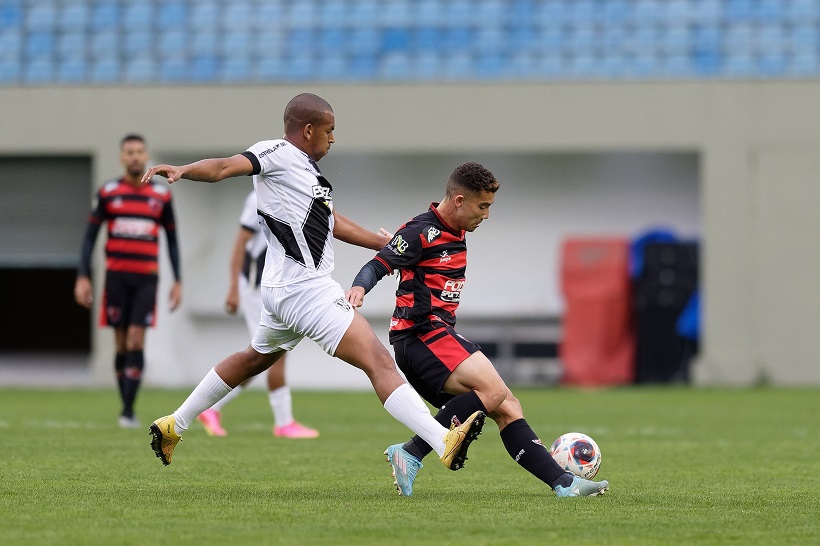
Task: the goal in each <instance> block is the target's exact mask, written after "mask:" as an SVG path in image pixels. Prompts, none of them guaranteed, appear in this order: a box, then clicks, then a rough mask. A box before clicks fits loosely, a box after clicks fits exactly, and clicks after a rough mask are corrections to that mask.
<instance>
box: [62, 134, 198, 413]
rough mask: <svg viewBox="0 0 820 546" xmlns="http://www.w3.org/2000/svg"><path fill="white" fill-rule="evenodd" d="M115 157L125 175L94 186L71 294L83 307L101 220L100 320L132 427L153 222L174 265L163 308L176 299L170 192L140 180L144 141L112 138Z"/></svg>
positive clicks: (150, 282)
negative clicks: (104, 234) (116, 143)
mask: <svg viewBox="0 0 820 546" xmlns="http://www.w3.org/2000/svg"><path fill="white" fill-rule="evenodd" d="M120 162H121V163H122V165H123V167H124V168H125V174H124V175H123V176H122V178H119V179H117V180H112V181H110V182H107V183H106V184H105V185H103V187H102V188H100V190H99V191H98V192H97V204H96V206H95V207H94V209H93V210H92V211H91V215H90V216H89V218H88V229H87V230H86V233H85V238H84V239H83V246H82V252H81V256H80V267H79V270H78V272H77V281H76V283H75V285H74V299H75V300H77V303H78V304H80V305H82V306H83V307H86V308H89V309H90V308H91V304H92V302H93V289H92V286H91V277H90V272H91V253H92V251H93V249H94V242H95V241H96V239H97V234H98V233H99V231H100V227H102V225H103V223H105V224H106V227H107V231H108V239H107V241H106V244H105V291H104V294H103V301H102V305H101V310H100V324H101V325H102V326H112V327H113V328H114V332H115V339H116V351H117V352H116V356H115V360H114V369H115V371H116V374H117V384H118V386H119V390H120V397H121V398H122V406H123V407H122V414H121V415H120V419H119V424H120V426H121V427H124V428H133V427H137V426H139V421H138V420H137V419H136V418H135V417H134V400H135V399H136V396H137V391H138V390H139V386H140V382H141V380H142V370H143V368H144V367H145V359H144V356H143V348H144V346H145V328H146V327H148V326H153V325H154V323H155V320H156V313H155V309H156V297H157V280H158V273H159V263H158V255H159V229H160V227H161V228H163V229H164V230H165V235H166V240H167V242H168V253H169V255H170V257H171V267H172V268H173V271H174V284H173V286H172V287H171V294H170V306H171V311H173V310H175V309H176V308H177V307H178V306H179V304H180V302H181V300H182V285H181V284H180V275H179V246H178V244H177V234H176V226H175V221H174V207H173V203H172V200H171V192H170V190H169V189H168V187H167V186H166V185H165V184H154V183H151V184H142V182H141V181H142V176H143V174H144V173H145V168H146V165H147V164H148V151H147V149H146V146H145V139H144V138H143V137H141V136H139V135H133V134H132V135H126V136H125V137H124V138H123V139H122V141H120Z"/></svg>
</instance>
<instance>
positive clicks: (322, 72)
mask: <svg viewBox="0 0 820 546" xmlns="http://www.w3.org/2000/svg"><path fill="white" fill-rule="evenodd" d="M317 77H318V79H319V80H320V81H326V82H337V81H344V80H347V79H349V75H348V69H347V58H346V57H345V56H344V55H341V54H339V53H336V54H329V55H323V56H322V58H321V59H320V60H319V67H318V69H317Z"/></svg>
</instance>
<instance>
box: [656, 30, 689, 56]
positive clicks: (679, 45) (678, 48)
mask: <svg viewBox="0 0 820 546" xmlns="http://www.w3.org/2000/svg"><path fill="white" fill-rule="evenodd" d="M689 28H690V27H689V25H686V24H680V25H675V26H671V27H667V28H666V31H665V32H663V33H662V34H661V36H660V44H661V47H662V48H663V50H664V51H665V52H666V53H685V52H687V51H689V49H690V48H691V47H692V34H691V32H690V30H689Z"/></svg>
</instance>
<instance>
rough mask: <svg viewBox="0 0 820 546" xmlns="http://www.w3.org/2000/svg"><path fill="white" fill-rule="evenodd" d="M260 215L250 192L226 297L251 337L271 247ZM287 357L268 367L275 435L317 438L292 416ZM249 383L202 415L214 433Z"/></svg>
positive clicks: (222, 431) (219, 431)
mask: <svg viewBox="0 0 820 546" xmlns="http://www.w3.org/2000/svg"><path fill="white" fill-rule="evenodd" d="M259 219H260V218H259V215H258V214H257V212H256V193H255V192H253V191H251V192H250V194H248V197H247V198H246V199H245V204H244V206H243V207H242V214H241V215H240V217H239V232H238V233H237V235H236V241H235V242H234V245H233V250H232V251H231V262H230V285H229V287H228V295H227V296H226V297H225V309H226V310H227V311H228V313H230V314H232V315H233V314H235V313H236V310H237V309H238V308H241V309H242V315H243V316H244V317H245V324H247V326H248V331H249V332H250V333H251V337H253V335H254V334H255V333H256V328H257V326H259V320H260V316H261V314H262V293H261V291H260V286H261V283H262V269H263V268H264V266H265V255H266V251H267V249H268V245H267V242H266V241H265V236H264V235H263V234H262V230H261V228H260V226H259ZM285 358H287V356H286V355H283V356H282V358H280V359H279V361H278V362H277V363H276V364H274V365H273V366H271V367H270V368H268V374H267V377H268V401H269V402H270V407H271V410H272V411H273V421H274V425H273V435H274V436H276V437H278V438H316V437H317V436H319V431H317V430H315V429H312V428H308V427H306V426H304V425H302V424H301V423H299V422H297V421H296V420H295V419H294V418H293V404H292V401H291V393H290V387H288V386H287V385H286V384H285ZM247 383H248V382H245V383H243V384H242V385H239V387H237V388H235V389H234V390H232V391H231V392H230V393H229V394H228V395H227V396H226V397H225V398H223V399H222V400H220V401H219V402H217V403H216V404H214V405H213V406H212V407H211V408H210V409H207V410H205V411H203V412H202V413H200V414H199V417H198V419H199V421H200V422H201V423H202V425H203V426H204V427H205V431H206V432H207V433H208V434H210V435H211V436H225V435H227V431H226V430H225V429H224V428H223V427H222V422H221V421H222V415H221V413H222V408H223V407H225V404H227V403H228V402H230V401H231V400H233V399H234V398H235V397H236V396H238V395H239V393H240V392H242V391H243V390H244V387H245V386H246V385H247Z"/></svg>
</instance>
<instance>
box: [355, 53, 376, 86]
mask: <svg viewBox="0 0 820 546" xmlns="http://www.w3.org/2000/svg"><path fill="white" fill-rule="evenodd" d="M377 74H378V62H377V60H376V56H375V55H367V54H359V55H355V56H353V57H352V58H351V59H350V78H351V79H352V80H354V81H366V80H373V79H375V78H376V75H377Z"/></svg>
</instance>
